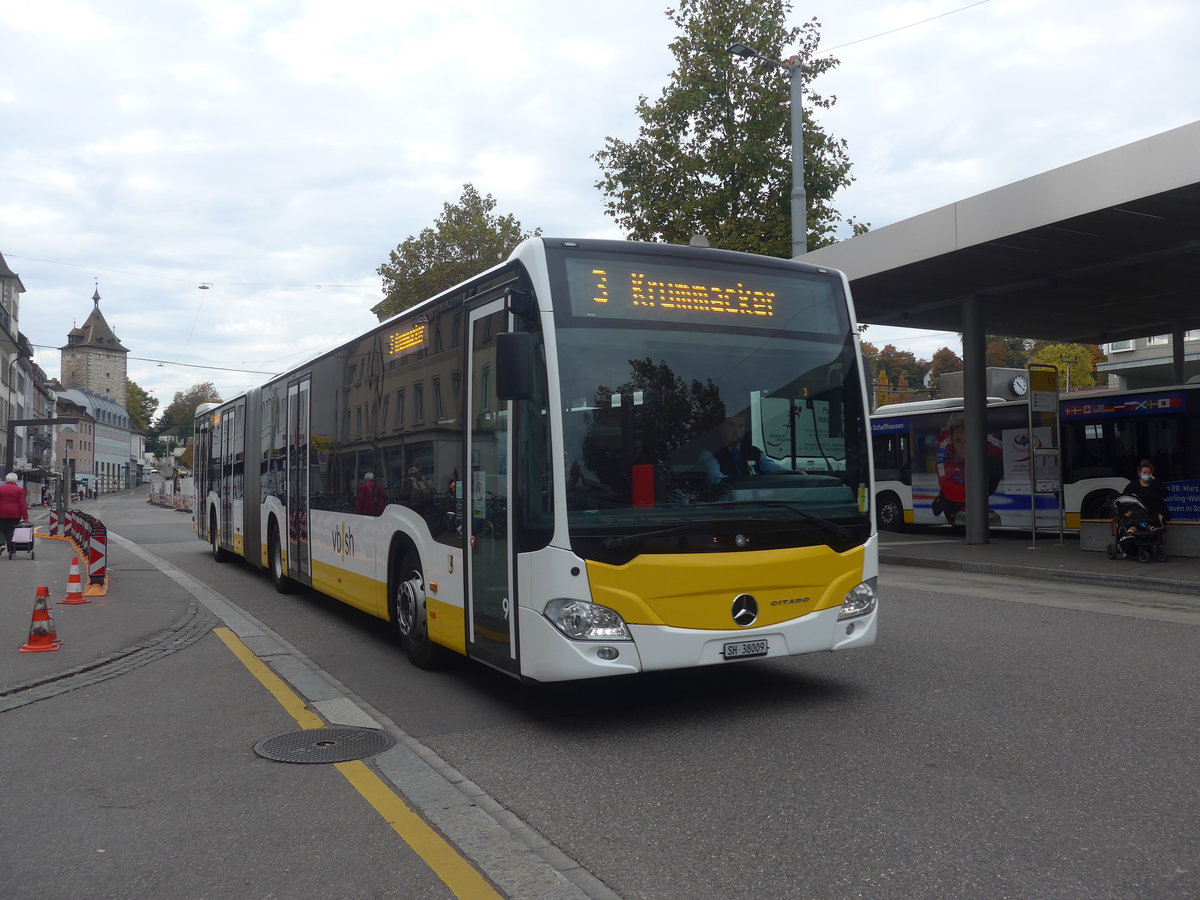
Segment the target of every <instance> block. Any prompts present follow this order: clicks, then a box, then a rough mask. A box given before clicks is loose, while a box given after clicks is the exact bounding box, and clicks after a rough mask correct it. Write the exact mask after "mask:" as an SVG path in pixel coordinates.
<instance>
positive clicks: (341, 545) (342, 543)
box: [331, 521, 354, 560]
mask: <svg viewBox="0 0 1200 900" xmlns="http://www.w3.org/2000/svg"><path fill="white" fill-rule="evenodd" d="M331 536H332V538H333V552H334V553H336V554H337V555H338V556H340V557H341V558H342V559H343V560H345V559H346V557H348V556H354V532H353V531H352V530H351V528H350V526H349V525H347V524H346V523H345V521H342V522H340V523H338V526H337V527H336V528H334V529H333V533H332V535H331Z"/></svg>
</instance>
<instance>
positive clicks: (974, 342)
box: [962, 296, 989, 544]
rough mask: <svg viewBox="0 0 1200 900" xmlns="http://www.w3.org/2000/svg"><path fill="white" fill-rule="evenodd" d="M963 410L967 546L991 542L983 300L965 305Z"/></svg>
mask: <svg viewBox="0 0 1200 900" xmlns="http://www.w3.org/2000/svg"><path fill="white" fill-rule="evenodd" d="M962 324H963V409H964V412H965V415H966V420H967V422H966V424H967V428H966V443H967V472H966V480H967V508H966V509H965V510H963V514H964V515H965V516H966V518H967V543H968V544H986V543H988V539H989V535H988V515H987V513H988V479H987V338H986V333H985V330H986V329H985V325H984V315H983V300H982V299H981V298H979V297H975V296H973V297H968V298H967V299H966V300H965V301H964V302H963V308H962Z"/></svg>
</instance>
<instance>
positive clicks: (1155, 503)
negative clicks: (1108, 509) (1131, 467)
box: [1121, 459, 1171, 527]
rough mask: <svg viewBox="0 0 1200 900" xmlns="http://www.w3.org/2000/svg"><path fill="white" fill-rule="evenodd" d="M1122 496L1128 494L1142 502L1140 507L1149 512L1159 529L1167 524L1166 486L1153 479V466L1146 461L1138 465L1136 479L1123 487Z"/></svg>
mask: <svg viewBox="0 0 1200 900" xmlns="http://www.w3.org/2000/svg"><path fill="white" fill-rule="evenodd" d="M1121 493H1123V494H1129V495H1131V496H1133V497H1137V498H1138V499H1139V500H1141V501H1142V506H1144V507H1146V509H1148V510H1149V511H1150V515H1152V516H1154V518H1155V520H1156V522H1157V524H1158V525H1159V527H1162V526H1164V525H1166V524H1167V521H1168V520H1169V519H1170V518H1171V511H1170V510H1169V509H1167V486H1166V485H1165V484H1163V483H1162V482H1161V481H1159V480H1158V479H1157V478H1155V477H1154V466H1153V465H1151V464H1150V461H1149V460H1148V459H1143V460H1142V461H1141V464H1140V465H1138V477H1137V478H1135V479H1134V480H1133V481H1131V482H1129V484H1127V485H1125V490H1124V491H1122V492H1121Z"/></svg>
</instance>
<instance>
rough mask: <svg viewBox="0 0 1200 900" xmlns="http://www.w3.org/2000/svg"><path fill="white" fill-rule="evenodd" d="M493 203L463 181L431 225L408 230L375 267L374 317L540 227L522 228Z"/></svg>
mask: <svg viewBox="0 0 1200 900" xmlns="http://www.w3.org/2000/svg"><path fill="white" fill-rule="evenodd" d="M495 208H496V201H495V199H493V197H492V195H491V194H488V195H487V196H485V197H481V196H480V195H479V191H477V190H476V189H475V188H474V187H473V186H472V185H470V184H464V185H463V192H462V196H461V197H459V198H458V202H457V203H447V204H445V205H444V206H443V207H442V214H441V215H440V216H438V218H437V221H436V222H435V223H434V227H432V228H426V229H424V230H423V231H422V232H421V233H420V234H419V235H416V236H410V237H409V238H408V239H407V240H405V241H404V242H403V243H401V244H400V245H399V246H397V247H396V249H395V250H393V251H392V252H391V253H390V254H389V255H388V261H387V262H385V263H384V264H383V265H381V266H380V267H379V269H378V270H377V272H378V274H379V275H380V276H381V277H382V278H383V293H384V299H383V301H382V302H380V303H378V304H376V305H375V306H373V307H372V308H371V312H373V313H375V315H376V316H378V317H379V320H380V321H383V320H384V319H386V318H389V317H390V316H394V315H395V314H396V313H398V312H401V311H402V310H405V309H408V308H409V307H410V306H414V305H416V304H417V303H420V302H421V301H423V300H428V299H429V298H430V297H432V296H434V295H435V294H437V293H439V292H440V291H444V290H445V289H446V288H449V287H453V286H454V285H456V284H458V283H459V282H461V281H466V280H467V279H468V278H470V277H472V276H473V275H478V274H479V273H480V272H482V271H484V270H485V269H487V268H489V267H490V266H494V265H496V264H497V263H501V262H503V261H504V260H505V259H506V258H507V257H508V255H509V254H510V253H512V251H513V248H514V247H516V246H517V244H519V243H521V241H523V240H525V239H526V238H529V237H536V236H537V235H540V234H541V233H542V230H541V229H540V228H537V229H535V230H533V231H531V232H524V231H522V230H521V223H520V222H519V221H517V219H516V218H515V217H514V216H513V215H511V214H509V215H505V216H497V215H495V214H494V213H493V211H494V210H495Z"/></svg>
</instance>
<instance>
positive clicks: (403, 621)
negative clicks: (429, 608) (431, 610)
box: [388, 548, 447, 669]
mask: <svg viewBox="0 0 1200 900" xmlns="http://www.w3.org/2000/svg"><path fill="white" fill-rule="evenodd" d="M398 558H399V560H400V562H399V565H394V566H393V569H392V577H391V578H390V579H389V580H390V582H391V591H390V594H391V597H390V599H389V601H388V605H389V607H390V609H389V610H388V612H389V614H390V615H391V619H392V623H393V625H394V627H395V631H396V637H397V638H398V639H399V641H400V645H401V646H402V647H403V648H404V652H405V653H406V654H407V655H408V659H409V662H411V663H412V664H413V665H414V666H416V667H417V668H418V669H436V668H437V667H438V666H439V665H441V664H442V663H443V662H444V661H445V658H446V656H447V651H446V649H445V648H444V647H441V646H439V645H438V644H435V643H434V642H433V641H432V640H430V638H429V616H428V614H427V612H426V605H425V604H426V601H425V575H424V572H423V571H422V569H421V557H420V556H418V555H417V552H416V550H413V549H411V548H410V549H408V550H403V551H401V552H400V553H399V554H398Z"/></svg>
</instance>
